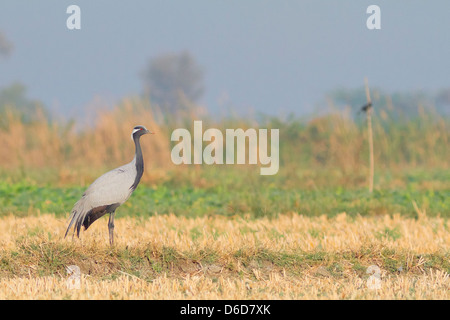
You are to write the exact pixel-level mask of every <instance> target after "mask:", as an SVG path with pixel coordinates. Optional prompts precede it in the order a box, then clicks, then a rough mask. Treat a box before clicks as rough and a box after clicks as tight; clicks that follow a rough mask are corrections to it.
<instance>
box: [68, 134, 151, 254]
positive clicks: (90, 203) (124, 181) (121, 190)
mask: <svg viewBox="0 0 450 320" xmlns="http://www.w3.org/2000/svg"><path fill="white" fill-rule="evenodd" d="M147 133H153V132H150V131H148V130H147V129H146V128H145V127H144V126H140V125H139V126H136V127H134V128H133V132H132V133H131V139H132V140H133V141H134V144H135V147H136V151H135V156H134V158H133V160H132V161H131V162H130V163H127V164H126V165H123V166H121V167H119V168H116V169H114V170H111V171H109V172H107V173H105V174H104V175H102V176H100V177H99V178H97V180H95V181H94V182H93V183H92V184H91V185H90V186H89V188H87V190H86V191H85V192H84V193H83V196H82V197H81V199H80V200H78V201H77V203H75V205H74V207H73V209H72V212H71V214H70V217H69V219H71V221H70V224H69V226H68V227H67V231H66V234H65V235H64V237H66V236H67V233H68V232H69V230H70V228H71V227H72V226H73V235H74V234H75V231H76V233H77V237H80V229H81V226H84V230H87V228H89V226H90V225H91V224H92V223H93V222H94V221H95V220H97V219H98V218H100V217H102V216H104V215H105V214H107V213H109V220H108V230H109V243H110V244H111V246H112V245H113V244H114V214H115V212H116V209H117V208H118V207H119V206H120V205H121V204H123V203H124V202H125V201H127V200H128V198H129V197H130V196H131V194H132V193H133V191H134V190H135V189H136V187H137V186H138V184H139V181H140V180H141V177H142V174H143V173H144V159H143V157H142V150H141V144H140V142H139V139H140V137H141V136H143V135H144V134H147ZM73 235H72V236H73Z"/></svg>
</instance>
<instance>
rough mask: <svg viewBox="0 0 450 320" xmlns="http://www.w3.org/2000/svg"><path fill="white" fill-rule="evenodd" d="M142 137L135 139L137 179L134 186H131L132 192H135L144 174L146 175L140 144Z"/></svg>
mask: <svg viewBox="0 0 450 320" xmlns="http://www.w3.org/2000/svg"><path fill="white" fill-rule="evenodd" d="M139 138H140V137H135V138H133V140H134V145H135V147H136V153H135V156H134V160H135V165H136V179H135V180H134V183H133V185H132V186H131V189H132V190H135V189H136V188H137V186H138V184H139V181H141V177H142V174H143V173H144V158H143V157H142V149H141V144H140V142H139Z"/></svg>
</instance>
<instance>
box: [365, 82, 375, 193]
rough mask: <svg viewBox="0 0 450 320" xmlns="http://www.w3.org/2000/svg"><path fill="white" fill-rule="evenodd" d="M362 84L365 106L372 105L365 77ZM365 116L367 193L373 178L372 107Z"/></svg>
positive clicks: (370, 189) (370, 190)
mask: <svg viewBox="0 0 450 320" xmlns="http://www.w3.org/2000/svg"><path fill="white" fill-rule="evenodd" d="M364 83H365V87H366V98H367V105H370V106H371V105H372V100H371V99H370V90H369V83H368V80H367V77H365V78H364ZM366 116H367V133H368V140H369V192H370V193H372V192H373V176H374V158H373V132H372V107H369V108H368V109H367V111H366Z"/></svg>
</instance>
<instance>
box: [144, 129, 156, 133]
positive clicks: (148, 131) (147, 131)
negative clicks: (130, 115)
mask: <svg viewBox="0 0 450 320" xmlns="http://www.w3.org/2000/svg"><path fill="white" fill-rule="evenodd" d="M145 133H150V134H155V133H154V132H151V131H150V130H146V131H145Z"/></svg>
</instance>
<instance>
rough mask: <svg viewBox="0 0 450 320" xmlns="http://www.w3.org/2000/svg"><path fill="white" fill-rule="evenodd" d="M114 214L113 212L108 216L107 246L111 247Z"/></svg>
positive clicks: (112, 243)
mask: <svg viewBox="0 0 450 320" xmlns="http://www.w3.org/2000/svg"><path fill="white" fill-rule="evenodd" d="M115 213H116V212H115V211H113V212H111V213H110V214H109V220H108V230H109V244H110V245H111V246H113V245H114V214H115Z"/></svg>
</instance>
